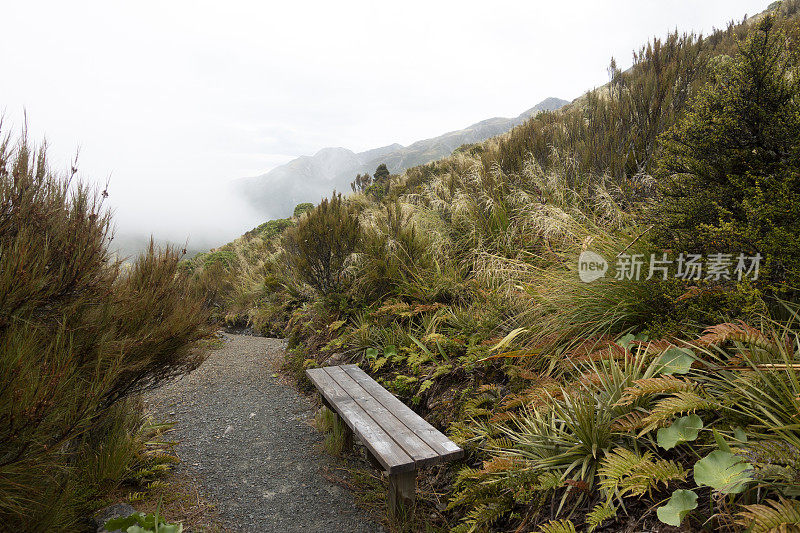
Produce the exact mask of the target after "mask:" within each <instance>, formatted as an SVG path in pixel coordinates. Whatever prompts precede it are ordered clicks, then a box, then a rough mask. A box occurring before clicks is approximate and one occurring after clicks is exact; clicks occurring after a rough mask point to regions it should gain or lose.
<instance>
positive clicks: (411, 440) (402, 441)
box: [326, 367, 439, 468]
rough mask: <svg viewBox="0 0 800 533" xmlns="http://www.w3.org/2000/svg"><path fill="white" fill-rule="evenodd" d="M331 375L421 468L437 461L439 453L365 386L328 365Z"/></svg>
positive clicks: (337, 368)
mask: <svg viewBox="0 0 800 533" xmlns="http://www.w3.org/2000/svg"><path fill="white" fill-rule="evenodd" d="M326 370H327V372H328V375H330V376H331V377H332V378H333V379H334V380H335V381H336V382H337V384H339V385H340V386H341V387H342V388H343V389H344V390H345V392H347V394H349V395H350V396H351V397H352V398H353V399H354V400H355V402H356V403H357V404H358V405H359V406H360V407H361V408H362V409H364V411H366V412H367V413H369V414H370V417H371V418H372V419H373V420H374V421H375V422H376V423H377V424H378V425H379V426H381V428H382V429H383V430H384V431H386V433H387V434H389V435H390V436H391V437H392V439H393V440H394V441H395V442H396V443H397V444H398V445H399V446H400V447H401V448H402V449H403V451H404V452H405V453H406V454H408V456H409V457H411V458H412V459H413V460H414V463H415V464H416V467H417V468H419V467H421V466H424V465H426V464H430V463H433V462H437V461H438V460H439V453H438V452H437V451H436V450H434V449H433V448H431V447H430V446H428V445H427V444H426V443H425V441H424V440H422V439H421V438H420V437H419V436H417V435H416V434H415V433H414V432H413V431H411V430H410V429H409V428H408V427H407V426H406V425H405V424H403V422H402V421H400V420H399V419H398V418H397V417H396V416H395V415H394V413H392V412H390V411H389V410H388V409H386V407H384V406H383V405H382V404H381V403H380V402H378V401H377V400H376V399H375V398H373V397H372V396H371V395H370V394H369V393H368V392H367V391H366V390H364V388H363V387H362V386H361V385H360V384H359V383H358V382H356V381H355V380H354V379H353V378H352V377H351V376H350V375H349V374H348V373H347V372H345V371H344V370H343V369H342V368H340V367H327V368H326Z"/></svg>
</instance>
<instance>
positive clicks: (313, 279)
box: [283, 191, 361, 296]
mask: <svg viewBox="0 0 800 533" xmlns="http://www.w3.org/2000/svg"><path fill="white" fill-rule="evenodd" d="M360 236H361V226H360V224H359V222H358V216H357V215H356V213H355V212H354V211H353V210H352V208H351V207H350V206H348V204H347V202H346V201H345V200H343V199H342V195H341V194H336V192H335V191H334V194H333V195H332V196H331V198H330V199H327V198H325V199H324V200H322V202H320V204H319V205H318V206H317V207H316V208H315V209H314V210H313V211H310V212H308V214H307V215H306V216H304V217H302V218H301V219H300V221H299V222H298V223H297V226H296V227H294V228H291V229H290V230H288V231H287V232H286V234H285V237H284V241H283V246H284V248H285V250H286V256H287V258H288V261H289V263H290V264H291V265H292V266H293V267H294V268H295V269H296V271H297V273H298V275H299V276H300V277H301V278H302V279H303V281H305V282H306V283H308V284H309V285H311V286H312V287H313V288H314V289H316V290H317V291H319V293H320V294H322V295H325V296H328V295H331V294H333V293H336V292H340V291H341V290H342V289H343V282H344V273H345V268H346V267H347V263H348V261H349V259H350V257H351V255H352V254H353V252H354V251H355V249H356V245H357V244H358V240H359V238H360Z"/></svg>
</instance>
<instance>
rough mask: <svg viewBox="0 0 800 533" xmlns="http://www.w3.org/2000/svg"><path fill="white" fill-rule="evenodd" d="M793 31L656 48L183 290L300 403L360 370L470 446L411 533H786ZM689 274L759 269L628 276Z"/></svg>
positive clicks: (777, 24) (201, 267)
mask: <svg viewBox="0 0 800 533" xmlns="http://www.w3.org/2000/svg"><path fill="white" fill-rule="evenodd" d="M799 7H800V4H798V2H794V1H788V0H787V1H785V2H781V3H776V4H774V5H773V6H771V8H770V9H769V10H768V12H765V13H763V14H761V15H759V16H757V17H754V18H753V19H750V20H745V21H742V22H740V23H731V24H729V25H728V26H727V27H726V28H725V29H722V30H718V31H716V32H714V33H712V34H711V35H708V36H697V35H683V34H680V33H677V32H676V33H674V34H672V35H669V36H668V37H667V38H665V39H661V40H659V39H656V40H653V41H652V42H650V43H648V44H647V45H646V46H644V47H643V48H642V49H641V50H640V51H638V52H637V53H636V54H635V61H634V65H633V67H632V68H631V69H629V70H628V71H625V72H621V71H620V70H619V69H618V68H616V65H615V64H614V63H612V65H611V68H610V74H611V76H610V81H609V84H608V85H606V86H604V87H601V88H599V89H597V90H595V91H591V92H589V93H587V94H586V95H584V96H583V97H581V98H579V99H578V100H576V101H575V102H573V103H572V104H570V105H568V106H566V107H565V108H563V109H562V110H559V111H557V112H552V113H543V114H540V115H538V116H536V117H533V118H532V119H530V120H529V121H528V122H526V123H525V124H523V125H521V126H519V127H518V128H515V129H514V130H512V131H511V132H509V133H507V134H504V135H501V136H499V137H497V138H494V139H490V140H489V141H487V142H485V143H482V144H478V145H470V146H465V147H462V148H460V149H459V150H456V151H455V152H454V153H453V155H451V156H450V157H448V158H445V159H442V160H439V161H436V162H434V163H430V164H428V165H424V166H421V167H416V168H412V169H409V170H408V171H406V172H404V173H403V174H401V175H396V176H386V175H385V173H384V172H383V171H382V170H381V171H380V172H376V174H379V177H380V180H379V181H380V187H379V188H375V185H374V183H375V182H374V181H373V178H371V177H370V176H366V177H365V176H356V177H355V182H354V185H353V194H352V195H350V196H348V197H339V196H338V195H337V196H334V197H332V198H331V199H330V200H328V201H326V202H324V203H323V204H322V205H320V206H318V207H316V208H314V209H311V210H302V212H301V213H298V214H297V216H295V217H293V218H292V219H288V220H287V221H286V222H285V224H286V225H287V229H285V230H282V232H275V233H270V232H266V231H264V230H258V229H256V230H254V232H252V233H251V234H249V235H245V236H243V237H242V238H240V239H238V240H237V241H235V242H233V243H231V244H229V245H226V246H225V247H223V248H222V249H221V250H223V251H229V252H232V253H233V257H232V259H231V262H230V263H226V264H225V266H223V267H218V266H216V264H208V263H207V262H205V259H204V258H202V257H200V258H195V259H193V260H192V261H189V262H187V264H186V269H187V271H189V272H191V273H192V276H193V277H194V278H196V279H198V280H201V281H202V283H204V284H206V285H207V286H208V287H209V289H210V290H211V291H212V292H211V293H213V294H215V295H221V296H220V297H219V298H218V300H217V305H218V309H219V311H218V313H219V315H220V316H228V317H229V320H232V321H241V322H242V323H244V324H247V325H249V326H250V327H253V328H255V329H257V330H260V331H261V332H263V333H265V334H280V335H284V336H286V337H288V339H289V345H290V348H291V350H290V352H289V355H288V356H287V368H288V369H290V370H291V371H293V372H294V375H296V377H297V379H298V383H300V384H301V385H303V386H308V384H307V383H305V384H304V382H303V373H302V371H303V369H305V368H308V367H310V366H314V365H324V364H337V363H340V362H355V363H358V364H359V365H360V366H361V367H362V368H363V369H364V370H365V371H367V372H369V373H370V374H372V375H373V376H374V377H375V378H376V379H377V380H379V381H380V382H381V383H382V384H383V385H384V386H385V387H387V388H388V389H389V390H391V391H392V392H393V393H395V394H396V395H397V396H398V397H400V398H401V399H402V400H403V401H404V402H406V403H407V404H409V405H411V406H412V407H413V408H414V409H415V410H416V411H418V412H419V413H420V414H422V415H423V416H424V417H425V418H426V419H427V420H429V421H431V422H432V423H434V424H436V425H437V426H438V427H440V428H441V429H443V430H444V431H445V432H447V433H448V435H450V436H451V437H452V438H453V439H455V440H456V441H457V442H459V443H460V444H461V445H462V446H464V447H465V449H466V450H467V452H468V453H467V458H466V459H465V461H464V462H463V463H462V464H461V465H456V466H453V467H440V468H436V469H431V471H426V472H425V474H423V475H424V477H425V481H426V486H430V487H433V490H432V491H431V493H435V494H436V495H437V496H436V497H435V498H434V497H428V498H423V502H422V503H421V504H420V506H419V507H418V516H417V517H415V518H414V519H413V520H410V521H409V523H408V524H407V525H406V526H405V527H406V528H407V529H409V530H420V529H422V530H424V528H428V529H429V530H453V531H464V532H467V531H538V530H540V531H550V532H556V531H619V530H625V528H628V527H630V528H649V530H659V529H662V530H665V531H667V530H669V529H668V528H670V527H680V528H683V529H684V530H703V529H705V530H728V531H744V530H749V531H783V530H786V531H789V530H793V528H794V529H796V528H798V527H800V521H799V520H798V516H800V513H799V512H798V509H800V504H799V503H798V501H797V497H798V496H799V495H800V492H799V491H798V488H799V487H800V485H798V481H800V478H798V470H797V469H798V463H797V460H796V455H797V453H796V452H797V451H798V450H800V442H799V441H800V426H798V424H797V416H798V413H800V405H798V395H799V394H800V385H798V383H800V381H798V375H797V372H798V369H800V361H798V360H797V358H798V350H800V345H798V322H797V321H798V318H799V317H798V306H797V287H798V285H799V284H800V277H798V271H797V267H796V262H794V259H793V258H794V257H796V256H797V255H798V254H797V252H798V250H797V249H796V246H797V242H800V241H799V240H798V239H800V227H798V226H797V222H796V219H797V217H796V216H795V214H794V213H795V212H796V210H797V199H798V198H797V194H798V190H800V187H798V182H797V175H798V173H797V167H796V165H797V161H798V159H797V155H798V154H797V138H798V137H797V134H796V133H797V124H796V121H797V117H798V116H800V115H798V112H797V108H796V106H797V103H798V101H800V94H798V86H797V80H798V75H797V73H796V69H797V67H798V65H799V64H800V63H798V56H797V52H798V50H800V41H798V10H799V9H798V8H799ZM376 170H378V169H376ZM698 221H699V223H698ZM328 229H330V231H328ZM310 243H313V246H310V247H309V246H307V245H308V244H310ZM304 245H306V246H305V248H303V246H304ZM586 251H592V252H595V253H597V254H599V255H601V256H602V257H604V258H605V259H606V260H607V261H608V263H609V264H610V268H611V270H610V271H609V272H608V274H607V275H606V276H605V277H602V278H600V279H598V280H596V281H594V282H592V283H585V282H584V281H582V280H581V278H580V276H579V271H578V258H579V256H580V255H581V254H582V253H583V252H586ZM317 253H318V254H319V255H318V256H315V254H317ZM680 253H684V254H703V255H704V256H705V257H706V258H707V257H709V256H710V255H711V254H739V253H741V254H743V255H747V256H748V257H752V256H755V255H756V254H760V255H761V256H762V259H763V263H762V264H761V266H762V267H763V270H762V271H761V272H760V276H759V277H757V278H756V277H755V276H749V277H747V276H744V277H742V279H739V278H738V277H737V276H736V275H728V276H727V277H723V276H720V277H708V276H699V277H698V279H691V280H687V279H677V278H676V277H675V276H674V275H671V276H669V277H668V276H666V275H665V276H654V277H652V279H650V280H645V279H644V278H646V277H648V276H647V274H648V272H646V271H645V272H644V276H642V279H640V280H638V281H637V280H636V279H632V276H629V277H626V276H624V275H622V274H624V271H622V270H621V266H620V265H621V263H619V260H620V258H622V257H632V256H635V255H636V254H641V257H648V258H649V257H651V255H653V256H656V255H657V256H658V257H661V256H662V254H673V255H677V254H680ZM315 265H317V266H319V268H317V267H316V266H315ZM320 265H321V266H320ZM702 266H703V268H704V269H705V268H709V262H708V261H707V260H706V262H704V263H702ZM323 267H324V268H323ZM731 268H732V267H731ZM704 272H706V270H704ZM732 272H733V271H732V270H731V271H730V273H732ZM621 273H622V274H621ZM673 274H674V272H673ZM615 275H616V276H615ZM617 278H619V279H617ZM230 317H234V318H230ZM442 500H446V502H447V503H446V504H445V505H438V507H437V503H438V504H441V501H442ZM426 501H427V505H428V507H427V508H426V503H425V502H426ZM393 527H396V528H402V527H403V525H402V524H400V525H398V524H394V525H393ZM672 530H674V529H672Z"/></svg>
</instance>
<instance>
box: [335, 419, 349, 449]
mask: <svg viewBox="0 0 800 533" xmlns="http://www.w3.org/2000/svg"><path fill="white" fill-rule="evenodd" d="M337 418H338V419H339V423H340V424H341V425H342V428H343V431H344V440H343V441H342V453H343V454H348V453H351V452H352V451H353V430H352V429H350V426H348V425H347V424H346V423H345V422H344V420H342V417H340V416H338V415H337Z"/></svg>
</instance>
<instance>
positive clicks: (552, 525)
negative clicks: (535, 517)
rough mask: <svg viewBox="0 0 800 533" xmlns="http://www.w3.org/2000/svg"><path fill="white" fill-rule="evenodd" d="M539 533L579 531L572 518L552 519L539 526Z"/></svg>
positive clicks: (571, 532) (573, 532)
mask: <svg viewBox="0 0 800 533" xmlns="http://www.w3.org/2000/svg"><path fill="white" fill-rule="evenodd" d="M537 531H538V532H539V533H577V532H576V530H575V524H573V523H572V521H571V520H550V521H549V522H548V523H546V524H542V525H541V526H539V529H538V530H537Z"/></svg>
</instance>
